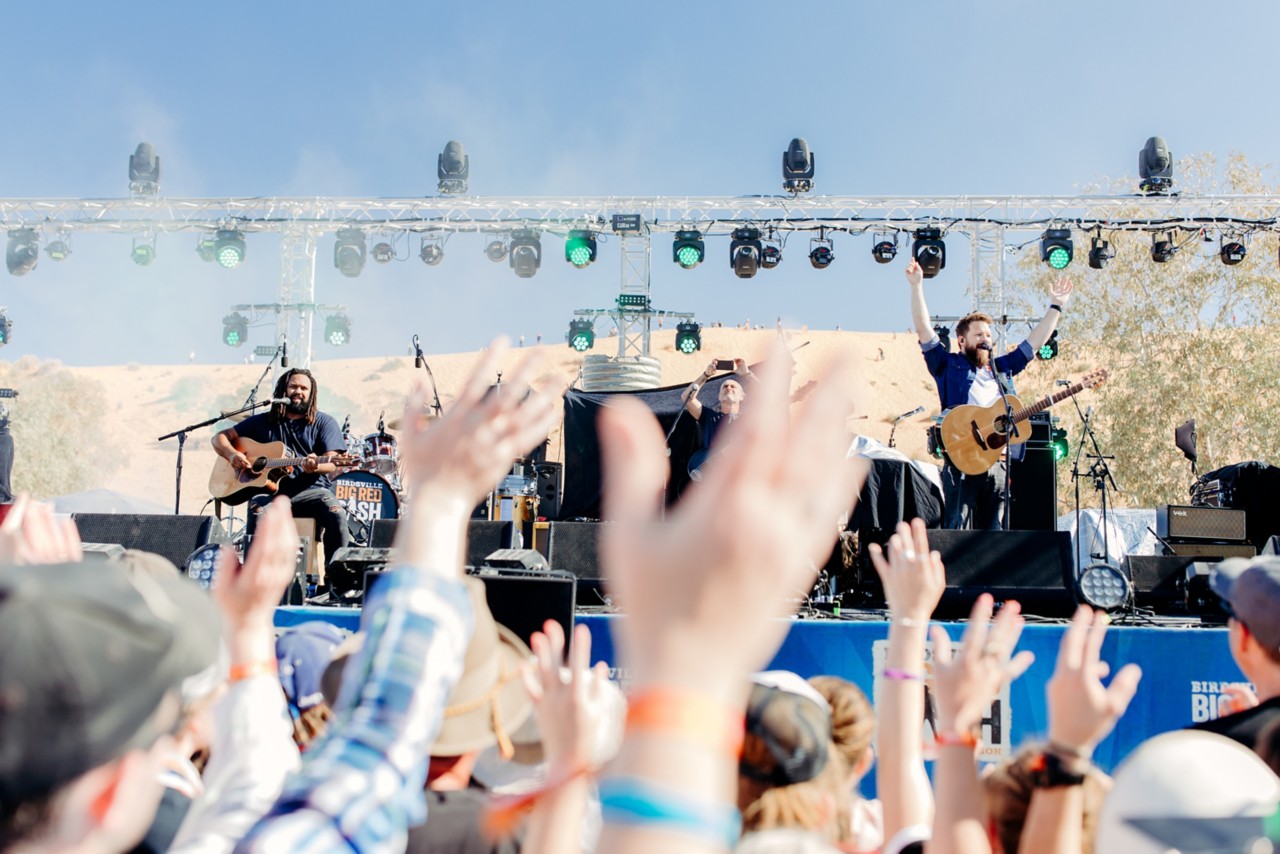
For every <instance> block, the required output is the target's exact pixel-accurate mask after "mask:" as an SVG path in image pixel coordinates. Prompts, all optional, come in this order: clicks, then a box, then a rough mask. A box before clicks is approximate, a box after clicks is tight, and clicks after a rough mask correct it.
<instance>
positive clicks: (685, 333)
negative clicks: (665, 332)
mask: <svg viewBox="0 0 1280 854" xmlns="http://www.w3.org/2000/svg"><path fill="white" fill-rule="evenodd" d="M701 349H702V325H701V324H699V323H695V322H694V321H692V320H685V321H682V322H681V323H679V324H677V325H676V350H677V351H679V352H681V353H684V354H685V355H686V356H688V355H690V354H693V353H696V352H698V351H699V350H701Z"/></svg>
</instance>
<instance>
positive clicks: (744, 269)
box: [729, 225, 764, 279]
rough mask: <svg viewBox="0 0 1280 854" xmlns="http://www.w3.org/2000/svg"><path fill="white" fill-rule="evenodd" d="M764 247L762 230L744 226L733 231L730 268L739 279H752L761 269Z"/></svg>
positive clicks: (730, 247) (730, 245) (730, 246)
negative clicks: (761, 238)
mask: <svg viewBox="0 0 1280 854" xmlns="http://www.w3.org/2000/svg"><path fill="white" fill-rule="evenodd" d="M763 249H764V246H763V245H762V244H761V243H760V229H758V228H756V227H755V226H754V225H744V226H741V227H739V228H736V229H734V231H733V240H732V241H731V242H730V243H729V266H730V267H732V268H733V274H734V275H735V276H737V277H738V278H739V279H750V278H751V277H752V276H754V275H755V274H756V272H757V271H758V270H759V269H760V255H761V252H762V250H763Z"/></svg>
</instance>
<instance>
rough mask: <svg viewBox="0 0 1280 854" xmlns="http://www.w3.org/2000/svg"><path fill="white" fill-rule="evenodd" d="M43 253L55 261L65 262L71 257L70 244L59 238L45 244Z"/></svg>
mask: <svg viewBox="0 0 1280 854" xmlns="http://www.w3.org/2000/svg"><path fill="white" fill-rule="evenodd" d="M44 252H45V254H46V255H48V256H49V257H50V258H52V259H53V260H55V261H65V260H67V259H68V258H70V257H71V243H70V242H69V241H67V240H63V239H62V238H59V239H57V240H51V241H49V242H48V243H46V244H45V247H44Z"/></svg>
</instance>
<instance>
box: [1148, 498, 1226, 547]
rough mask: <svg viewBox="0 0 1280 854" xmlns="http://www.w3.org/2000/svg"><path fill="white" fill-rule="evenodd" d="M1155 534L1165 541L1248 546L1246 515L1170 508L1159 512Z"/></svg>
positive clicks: (1222, 509)
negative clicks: (1223, 542) (1214, 541)
mask: <svg viewBox="0 0 1280 854" xmlns="http://www.w3.org/2000/svg"><path fill="white" fill-rule="evenodd" d="M1156 533H1157V534H1159V535H1160V536H1161V537H1163V538H1164V539H1166V540H1175V539H1176V540H1223V541H1228V542H1245V541H1246V540H1247V539H1248V537H1247V536H1246V529H1245V511H1243V510H1231V509H1229V508H1226V507H1191V506H1188V505H1183V504H1167V505H1164V506H1162V507H1158V508H1156Z"/></svg>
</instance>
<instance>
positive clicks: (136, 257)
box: [129, 234, 156, 267]
mask: <svg viewBox="0 0 1280 854" xmlns="http://www.w3.org/2000/svg"><path fill="white" fill-rule="evenodd" d="M129 257H130V258H132V259H133V263H135V264H137V265H138V266H139V267H145V266H147V265H148V264H150V263H151V262H152V261H154V260H156V238H155V236H154V235H149V234H147V235H143V236H142V237H135V238H133V249H132V251H130V253H129Z"/></svg>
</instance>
